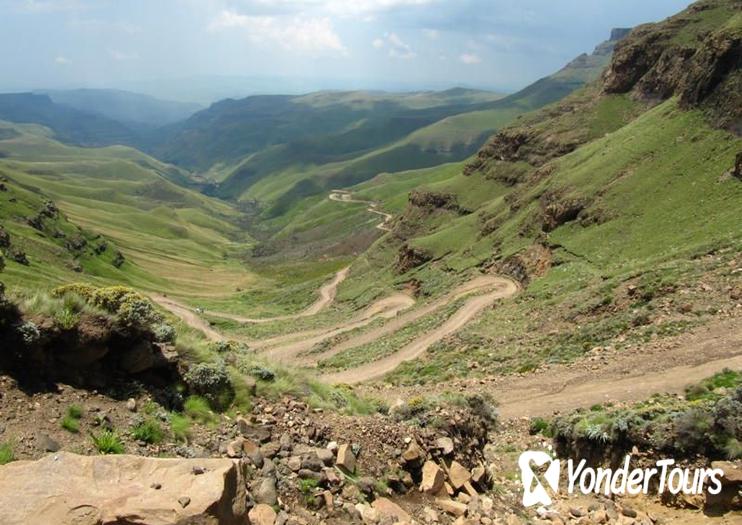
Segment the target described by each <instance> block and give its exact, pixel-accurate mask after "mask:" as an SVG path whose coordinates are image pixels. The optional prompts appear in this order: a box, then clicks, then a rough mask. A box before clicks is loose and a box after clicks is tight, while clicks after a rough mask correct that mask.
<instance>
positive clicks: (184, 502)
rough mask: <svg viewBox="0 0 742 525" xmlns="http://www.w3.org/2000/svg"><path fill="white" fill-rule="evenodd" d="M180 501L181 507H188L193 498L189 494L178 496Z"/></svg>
mask: <svg viewBox="0 0 742 525" xmlns="http://www.w3.org/2000/svg"><path fill="white" fill-rule="evenodd" d="M178 503H179V504H180V506H181V507H183V508H186V507H187V506H188V505H190V504H191V498H189V497H188V496H182V497H180V498H178Z"/></svg>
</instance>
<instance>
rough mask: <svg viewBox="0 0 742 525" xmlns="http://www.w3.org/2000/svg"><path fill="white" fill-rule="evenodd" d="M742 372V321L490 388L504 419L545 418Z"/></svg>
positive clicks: (714, 326) (682, 388)
mask: <svg viewBox="0 0 742 525" xmlns="http://www.w3.org/2000/svg"><path fill="white" fill-rule="evenodd" d="M725 367H726V368H733V369H742V320H740V319H731V320H726V321H720V322H717V323H714V324H711V325H708V326H704V327H700V328H698V329H696V330H695V331H693V332H691V333H687V334H682V335H680V336H676V337H674V338H672V339H668V340H665V341H661V342H657V343H654V344H647V345H643V346H641V347H636V348H634V349H632V350H627V351H620V352H619V351H617V352H616V353H614V354H611V355H610V357H609V358H608V359H607V361H604V362H602V364H600V365H596V364H593V361H590V360H589V358H588V359H587V360H585V361H583V362H582V363H576V364H575V365H573V366H555V367H552V368H550V369H548V370H545V371H540V372H536V373H533V374H528V375H526V376H523V377H512V378H507V380H506V381H499V382H498V383H497V384H496V385H494V386H492V387H489V388H486V389H487V391H489V392H490V393H492V394H493V395H494V397H495V399H497V400H498V401H499V403H500V413H501V414H502V415H503V416H504V417H518V416H545V415H549V414H551V413H552V412H554V411H557V410H558V411H563V410H568V409H573V408H579V407H589V406H592V405H594V404H597V403H605V402H607V401H638V400H641V399H645V398H647V397H649V396H651V395H652V394H655V393H657V392H660V393H662V392H670V393H680V392H682V391H683V390H684V388H685V387H686V386H687V385H689V384H691V383H697V382H698V381H700V380H702V379H703V378H705V377H709V376H711V375H713V374H715V373H716V372H719V371H721V370H723V369H724V368H725Z"/></svg>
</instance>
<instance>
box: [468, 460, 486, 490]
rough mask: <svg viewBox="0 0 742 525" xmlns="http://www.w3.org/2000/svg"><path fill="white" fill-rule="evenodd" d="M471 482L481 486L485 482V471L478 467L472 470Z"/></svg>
mask: <svg viewBox="0 0 742 525" xmlns="http://www.w3.org/2000/svg"><path fill="white" fill-rule="evenodd" d="M471 480H472V481H473V482H474V483H476V484H477V485H482V484H484V483H485V482H486V481H487V470H486V469H485V468H484V467H483V466H481V465H479V466H476V467H474V468H473V469H472V471H471Z"/></svg>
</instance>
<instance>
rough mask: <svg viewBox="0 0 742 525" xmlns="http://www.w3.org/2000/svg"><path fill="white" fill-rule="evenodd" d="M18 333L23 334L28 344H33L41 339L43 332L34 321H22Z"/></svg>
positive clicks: (22, 337)
mask: <svg viewBox="0 0 742 525" xmlns="http://www.w3.org/2000/svg"><path fill="white" fill-rule="evenodd" d="M18 334H19V335H20V336H21V340H22V341H23V344H24V345H26V346H33V345H35V344H36V343H38V342H39V340H40V339H41V332H40V331H39V328H38V327H37V326H36V324H35V323H33V322H32V321H26V322H24V323H22V324H21V325H20V326H19V327H18Z"/></svg>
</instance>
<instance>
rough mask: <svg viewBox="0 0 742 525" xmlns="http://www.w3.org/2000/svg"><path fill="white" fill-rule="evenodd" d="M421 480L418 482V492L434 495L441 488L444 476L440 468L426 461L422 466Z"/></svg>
mask: <svg viewBox="0 0 742 525" xmlns="http://www.w3.org/2000/svg"><path fill="white" fill-rule="evenodd" d="M422 475H423V479H422V481H421V482H420V492H425V493H427V494H435V493H437V492H438V491H440V490H441V489H442V488H443V483H444V482H445V476H444V474H443V471H442V470H441V468H440V467H439V466H438V465H436V464H435V463H433V462H432V461H426V462H425V465H423V472H422Z"/></svg>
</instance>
